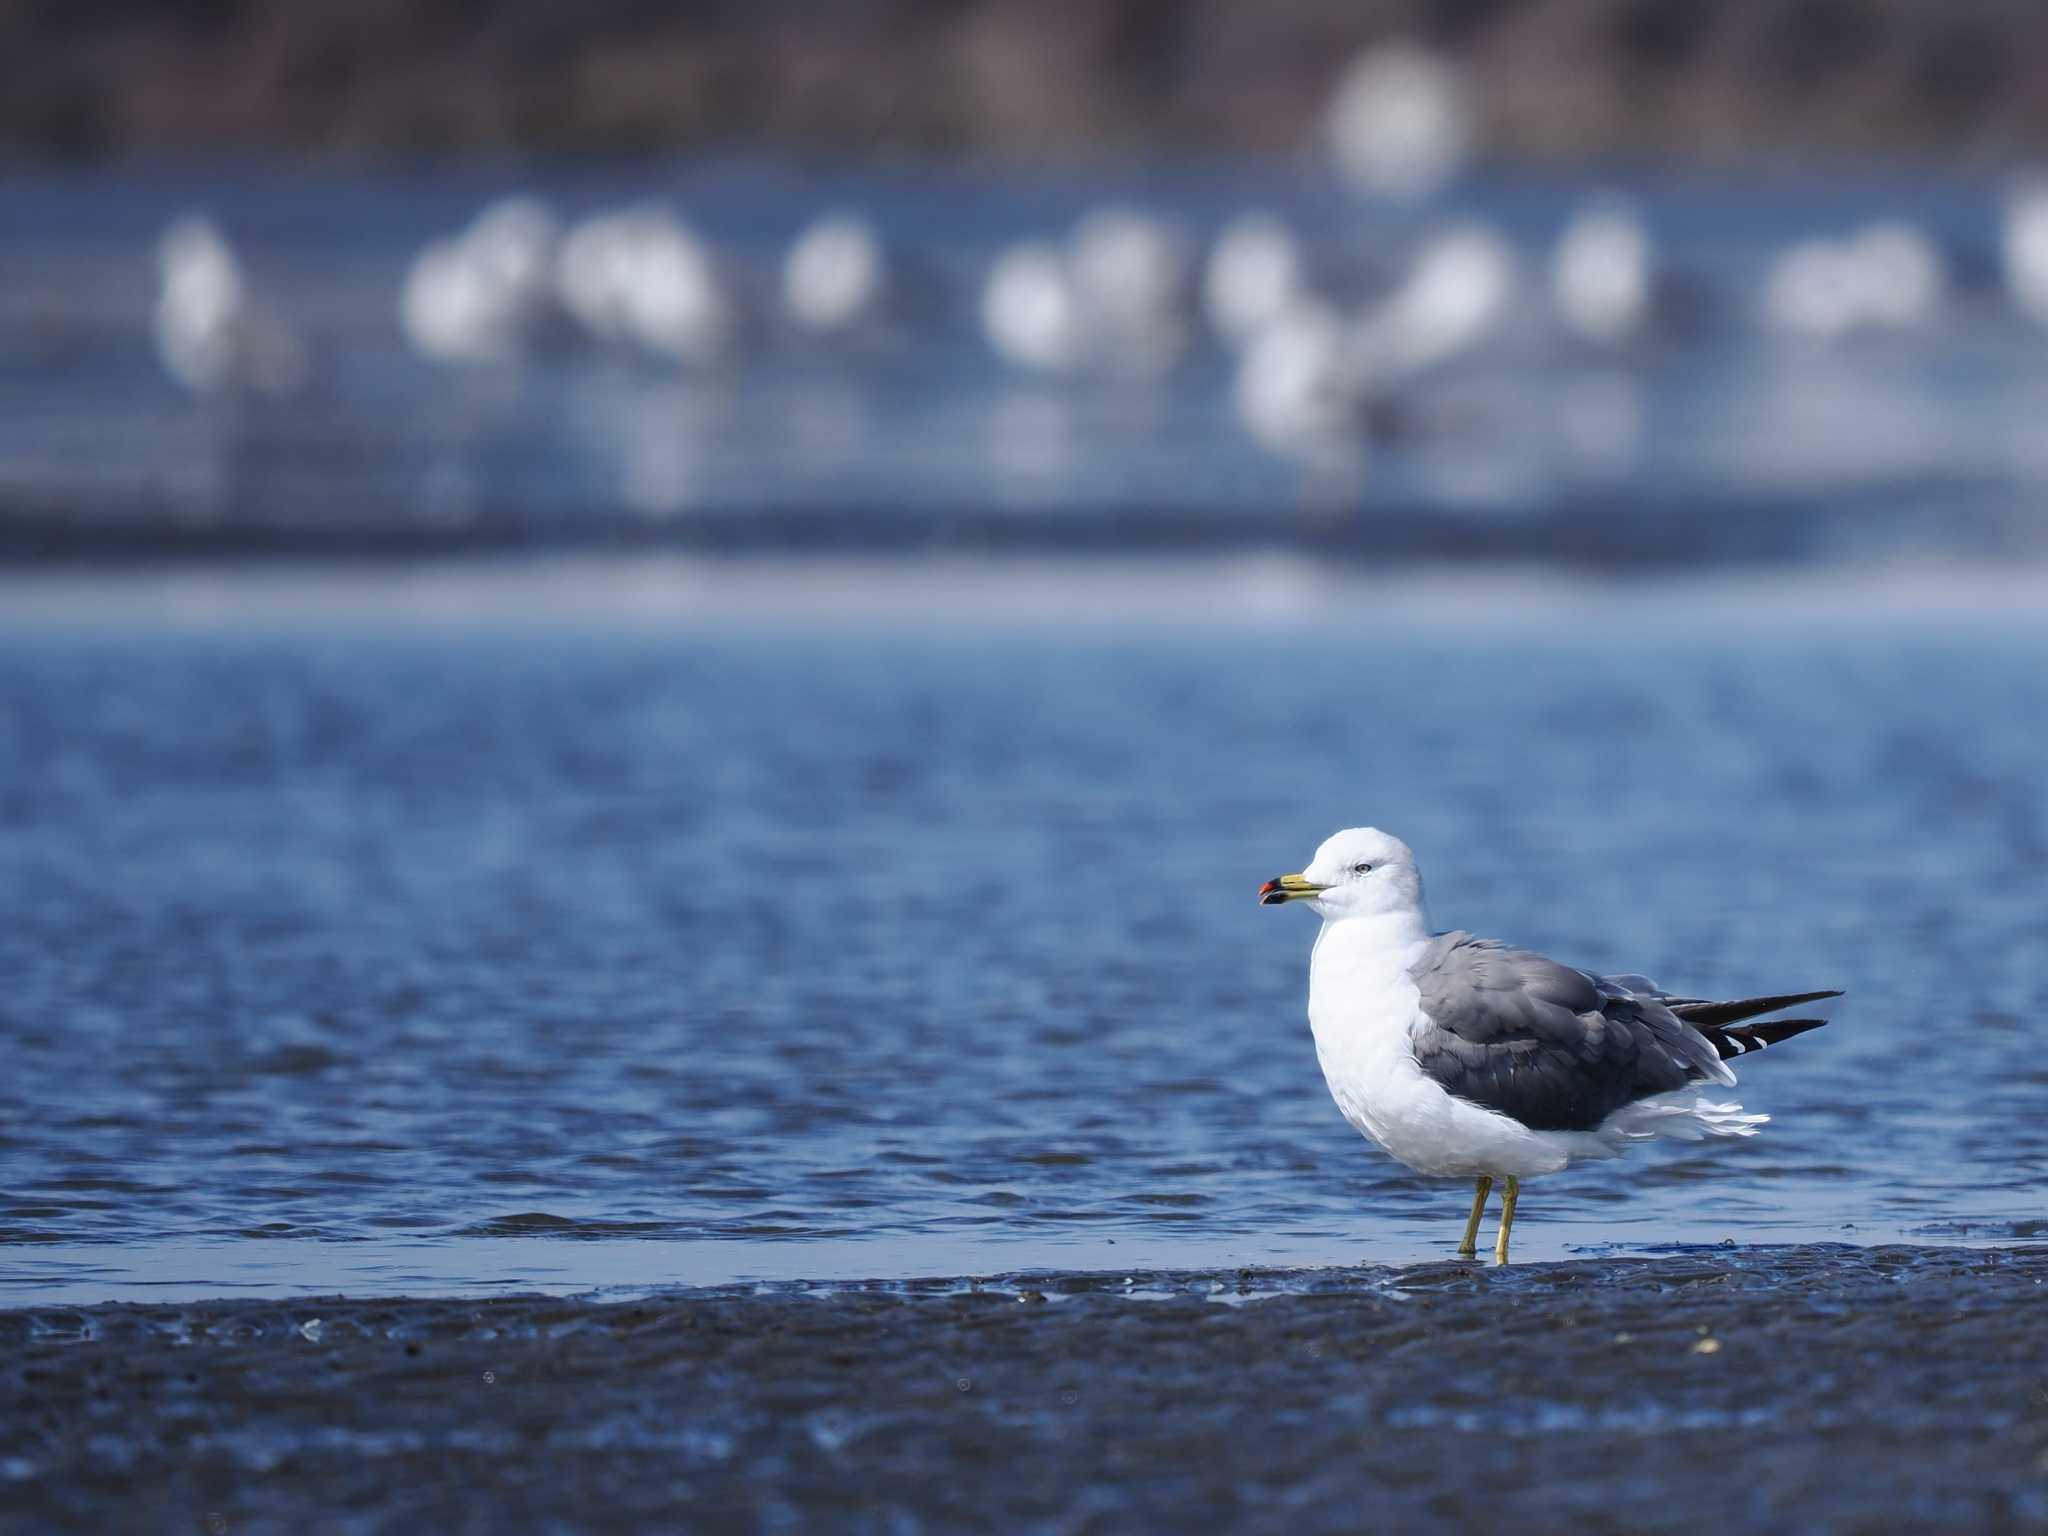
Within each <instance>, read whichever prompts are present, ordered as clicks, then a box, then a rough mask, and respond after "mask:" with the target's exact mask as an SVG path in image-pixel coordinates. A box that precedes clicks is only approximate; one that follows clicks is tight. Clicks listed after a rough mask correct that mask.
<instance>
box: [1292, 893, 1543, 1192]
mask: <svg viewBox="0 0 2048 1536" xmlns="http://www.w3.org/2000/svg"><path fill="white" fill-rule="evenodd" d="M1376 928H1377V925H1375V924H1373V923H1370V922H1364V921H1355V920H1354V921H1337V922H1331V923H1326V924H1324V927H1323V931H1322V933H1321V935H1320V936H1318V938H1317V940H1316V948H1315V955H1314V957H1313V959H1312V960H1311V961H1310V964H1309V1005H1308V1017H1309V1027H1310V1028H1311V1029H1312V1030H1313V1031H1314V1033H1315V1041H1316V1059H1317V1060H1318V1061H1319V1062H1320V1063H1321V1065H1322V1069H1323V1080H1324V1081H1325V1082H1327V1083H1328V1084H1329V1085H1330V1096H1331V1097H1332V1098H1334V1099H1335V1100H1336V1101H1337V1108H1338V1109H1339V1110H1341V1111H1342V1112H1343V1115H1344V1118H1345V1119H1346V1120H1348V1121H1350V1122H1351V1124H1352V1125H1353V1126H1355V1127H1357V1129H1358V1130H1359V1131H1360V1132H1362V1133H1363V1134H1364V1135H1366V1136H1367V1137H1369V1138H1370V1139H1371V1140H1373V1141H1374V1142H1376V1143H1377V1144H1378V1145H1379V1146H1381V1147H1383V1148H1384V1149H1385V1150H1386V1151H1387V1152H1388V1153H1389V1154H1390V1155H1391V1156H1392V1157H1394V1158H1395V1159H1396V1160H1397V1161H1400V1162H1402V1163H1405V1164H1407V1165H1408V1166H1409V1167H1410V1168H1413V1169H1414V1170H1415V1171H1416V1172H1418V1173H1428V1174H1439V1175H1446V1176H1449V1175H1458V1176H1464V1177H1476V1176H1477V1175H1480V1174H1492V1175H1495V1176H1505V1175H1513V1176H1514V1177H1516V1178H1526V1177H1528V1176H1529V1175H1532V1174H1537V1173H1554V1172H1556V1171H1557V1170H1558V1169H1560V1168H1562V1167H1564V1165H1565V1163H1566V1162H1567V1161H1568V1157H1569V1154H1568V1151H1567V1148H1566V1146H1565V1145H1564V1144H1563V1139H1562V1138H1558V1137H1554V1136H1552V1135H1550V1134H1549V1133H1547V1132H1541V1131H1531V1130H1529V1129H1528V1128H1527V1127H1526V1126H1523V1125H1522V1124H1520V1123H1519V1122H1518V1121H1515V1120H1512V1119H1509V1118H1508V1117H1507V1116H1506V1115H1501V1114H1496V1113H1495V1112H1494V1111H1492V1110H1489V1109H1481V1108H1480V1107H1479V1106H1477V1105H1475V1104H1469V1103H1466V1102H1465V1101H1463V1100H1461V1099H1456V1098H1453V1097H1452V1096H1451V1095H1450V1094H1448V1093H1446V1092H1444V1090H1443V1089H1442V1088H1440V1087H1438V1086H1437V1084H1436V1082H1435V1081H1434V1080H1433V1079H1432V1078H1430V1077H1429V1076H1427V1075H1426V1074H1425V1073H1424V1072H1423V1071H1422V1069H1421V1067H1420V1066H1419V1065H1417V1063H1416V1060H1415V1043H1414V1029H1415V1026H1416V1025H1417V1024H1418V1023H1419V1022H1420V1021H1421V1018H1422V998H1421V994H1420V992H1419V991H1418V989H1417V987H1416V985H1415V981H1414V979H1413V977H1411V976H1410V974H1409V969H1410V967H1411V966H1413V965H1414V964H1415V962H1416V960H1417V959H1418V958H1420V955H1421V952H1422V950H1423V948H1424V947H1426V945H1427V943H1428V939H1427V937H1426V936H1424V937H1422V938H1420V939H1417V938H1415V937H1413V936H1412V935H1400V936H1398V937H1395V936H1391V935H1388V934H1386V933H1385V932H1384V931H1375V930H1376Z"/></svg>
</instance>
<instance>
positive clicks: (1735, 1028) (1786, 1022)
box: [1702, 1019, 1828, 1061]
mask: <svg viewBox="0 0 2048 1536" xmlns="http://www.w3.org/2000/svg"><path fill="white" fill-rule="evenodd" d="M1827 1022H1828V1021H1827V1020H1826V1019H1770V1020H1767V1021H1765V1022H1763V1023H1760V1024H1735V1025H1731V1026H1729V1027H1727V1028H1725V1029H1717V1028H1712V1027H1709V1028H1707V1029H1705V1030H1703V1031H1702V1033H1703V1034H1705V1035H1706V1037H1707V1039H1708V1040H1709V1041H1711V1042H1712V1043H1713V1047H1714V1049H1715V1051H1716V1052H1718V1053H1719V1054H1720V1057H1721V1059H1722V1060H1723V1061H1727V1060H1728V1059H1729V1058H1730V1057H1733V1056H1745V1055H1748V1054H1749V1053H1750V1052H1751V1051H1760V1050H1763V1049H1764V1048H1765V1047H1766V1046H1771V1045H1777V1044H1779V1043H1780V1042H1782V1041H1786V1040H1790V1039H1791V1038H1792V1037H1793V1036H1794V1035H1803V1034H1805V1033H1806V1032H1807V1031H1808V1030H1810V1029H1819V1028H1820V1027H1821V1026H1822V1025H1824V1024H1826V1023H1827Z"/></svg>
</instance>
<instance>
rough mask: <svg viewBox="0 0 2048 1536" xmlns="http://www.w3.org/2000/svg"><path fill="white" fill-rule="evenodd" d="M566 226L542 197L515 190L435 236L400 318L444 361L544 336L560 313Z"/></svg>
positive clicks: (500, 356)
mask: <svg viewBox="0 0 2048 1536" xmlns="http://www.w3.org/2000/svg"><path fill="white" fill-rule="evenodd" d="M559 234H560V226H559V225H558V224H557V222H556V220H555V216H554V214H553V213H552V212H551V211H550V210H549V208H548V207H547V205H546V204H545V203H543V202H541V201H540V200H539V199H537V198H531V197H509V198H505V199H503V200H501V201H499V202H496V203H493V204H491V205H490V206H489V207H488V208H486V209H484V211H483V212H482V213H480V214H479V215H478V216H477V217H476V219H475V220H474V221H473V222H472V223H471V224H470V226H469V228H468V229H466V230H464V231H463V232H462V233H461V234H459V235H456V236H453V237H451V238H448V239H441V240H434V241H430V242H429V243H428V244H427V246H426V247H425V248H424V249H423V250H421V252H420V253H419V255H418V256H417V257H415V258H414V260H413V264H412V267H411V268H410V270H408V271H407V273H406V278H405V286H404V288H403V290H402V292H401V293H400V296H399V321H400V324H401V325H402V326H403V327H404V330H405V334H406V338H407V340H409V341H410V342H411V343H412V345H413V347H414V349H415V350H417V351H418V352H419V353H420V354H421V355H422V356H424V357H427V358H430V359H432V360H433V361H435V362H443V363H493V362H503V361H506V360H508V359H510V358H514V357H517V356H518V355H520V353H522V352H523V351H524V350H525V349H526V348H527V347H529V346H531V345H532V344H533V343H535V342H536V341H538V340H540V339H542V338H543V337H544V336H545V335H546V333H547V332H548V330H549V329H550V327H551V325H552V323H553V320H554V317H555V313H556V310H555V295H554V266H555V247H556V244H557V242H558V239H559Z"/></svg>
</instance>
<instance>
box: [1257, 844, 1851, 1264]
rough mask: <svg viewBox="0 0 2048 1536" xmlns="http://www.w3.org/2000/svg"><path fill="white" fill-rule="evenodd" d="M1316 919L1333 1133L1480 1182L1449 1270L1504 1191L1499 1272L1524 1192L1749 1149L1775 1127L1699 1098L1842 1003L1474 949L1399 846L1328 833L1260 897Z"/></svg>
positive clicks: (1312, 978) (1313, 1008) (1311, 1011)
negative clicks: (1747, 1058)
mask: <svg viewBox="0 0 2048 1536" xmlns="http://www.w3.org/2000/svg"><path fill="white" fill-rule="evenodd" d="M1293 901H1301V902H1306V903H1308V905H1309V907H1310V908H1311V909H1312V910H1313V911H1314V912H1315V913H1316V914H1317V915H1318V916H1320V917H1321V918H1322V920H1323V927H1322V931H1321V933H1320V934H1319V935H1318V936H1317V938H1316V945H1315V950H1314V952H1313V954H1312V955H1311V957H1310V959H1309V995H1308V1019H1309V1028H1310V1029H1311V1030H1312V1031H1313V1033H1314V1035H1315V1042H1316V1058H1317V1060H1318V1061H1319V1062H1320V1063H1321V1064H1322V1068H1323V1079H1324V1081H1325V1082H1327V1083H1328V1084H1329V1086H1330V1094H1331V1097H1333V1098H1334V1099H1335V1100H1336V1101H1337V1107H1338V1109H1340V1110H1341V1111H1342V1112H1343V1114H1344V1118H1345V1119H1346V1120H1348V1121H1350V1122H1351V1124H1352V1125H1353V1126H1354V1127H1355V1128H1356V1129H1357V1130H1358V1131H1359V1132H1360V1133H1361V1134H1363V1135H1364V1136H1366V1137H1367V1138H1369V1139H1370V1140H1372V1141H1373V1142H1375V1143H1377V1144H1378V1145H1379V1146H1380V1147H1381V1148H1382V1149H1383V1150H1385V1151H1386V1152H1387V1153H1388V1154H1390V1155H1391V1156H1392V1157H1393V1158H1394V1159H1395V1160H1396V1161H1398V1162H1401V1163H1405V1164H1406V1165H1407V1166H1408V1167H1410V1168H1413V1169H1414V1170H1415V1171H1416V1172H1417V1173H1423V1174H1430V1175H1434V1176H1437V1177H1456V1178H1469V1179H1473V1180H1475V1181H1476V1192H1475V1194H1474V1195H1473V1199H1472V1215H1471V1218H1470V1219H1469V1220H1468V1221H1467V1222H1466V1223H1465V1236H1464V1240H1463V1241H1462V1242H1460V1243H1459V1245H1458V1255H1459V1257H1461V1258H1471V1257H1473V1255H1474V1253H1475V1251H1476V1250H1475V1242H1476V1239H1477V1237H1478V1234H1479V1222H1480V1218H1481V1217H1482V1216H1483V1215H1484V1214H1485V1212H1486V1198H1487V1195H1488V1193H1489V1192H1490V1191H1491V1190H1492V1188H1493V1184H1494V1181H1495V1180H1496V1179H1498V1180H1500V1181H1502V1184H1503V1191H1502V1196H1501V1215H1500V1237H1499V1239H1498V1241H1497V1242H1496V1243H1495V1244H1494V1250H1493V1256H1494V1262H1495V1263H1496V1264H1505V1263H1507V1261H1508V1233H1509V1232H1510V1231H1511V1230H1512V1229H1513V1227H1514V1224H1515V1202H1516V1200H1517V1199H1518V1198H1519V1196H1520V1194H1521V1181H1522V1180H1523V1179H1526V1178H1532V1177H1534V1176H1536V1175H1537V1174H1544V1173H1556V1172H1558V1171H1559V1170H1560V1169H1562V1168H1564V1167H1565V1166H1566V1165H1568V1164H1569V1163H1571V1162H1572V1161H1574V1160H1575V1159H1578V1158H1603V1157H1613V1156H1614V1155H1615V1154H1616V1153H1618V1152H1620V1151H1621V1150H1622V1149H1623V1148H1624V1147H1626V1146H1627V1145H1628V1144H1629V1143H1630V1142H1633V1141H1644V1140H1649V1139H1651V1138H1653V1137H1660V1136H1663V1137H1674V1138H1676V1139H1679V1140H1682V1141H1698V1140H1700V1139H1701V1138H1702V1137H1706V1136H1753V1135H1755V1134H1756V1127H1757V1126H1759V1125H1761V1124H1763V1123H1764V1121H1765V1120H1767V1119H1769V1118H1770V1117H1769V1116H1767V1115H1750V1114H1744V1113H1743V1110H1742V1106H1741V1105H1740V1104H1736V1103H1732V1102H1726V1101H1718V1100H1716V1099H1714V1098H1712V1097H1710V1096H1709V1094H1708V1092H1707V1090H1708V1089H1710V1088H1712V1087H1732V1086H1734V1083H1735V1074H1734V1073H1733V1072H1731V1071H1730V1070H1729V1069H1728V1066H1727V1062H1728V1060H1729V1059H1730V1058H1732V1057H1736V1056H1741V1055H1744V1054H1746V1053H1748V1052H1750V1051H1755V1050H1762V1049H1763V1048H1764V1047H1766V1046H1771V1045H1776V1044H1777V1043H1778V1042H1779V1041H1781V1040H1788V1039H1790V1038H1791V1037H1792V1036H1794V1035H1798V1034H1804V1033H1805V1032H1806V1031H1807V1030H1809V1029H1816V1028H1818V1027H1819V1026H1821V1025H1822V1024H1824V1023H1826V1022H1827V1021H1826V1020H1825V1019H1822V1018H1796V1019H1788V1018H1769V1019H1767V1018H1765V1017H1764V1015H1768V1014H1777V1013H1779V1012H1780V1011H1781V1010H1783V1009H1786V1008H1792V1007H1796V1006H1798V1005H1799V1004H1802V1003H1812V1002H1819V1001H1820V1000H1822V999H1823V998H1831V997H1840V996H1841V995H1842V994H1841V993H1840V992H1836V991H1823V992H1794V993H1787V994H1784V995H1782V996H1776V997H1747V998H1740V999H1736V1000H1733V1001H1727V1002H1713V1001H1709V1000H1707V999H1704V998H1694V997H1680V996H1677V995H1675V994H1673V993H1670V992H1666V991H1664V990H1663V989H1662V988H1661V987H1659V986H1657V984H1656V983H1655V982H1653V981H1651V980H1649V978H1647V977H1644V976H1600V975H1596V974H1594V973H1593V972H1591V971H1581V970H1575V969H1574V968H1572V967H1571V966H1568V965H1560V964H1558V963H1557V962H1556V961H1555V960H1550V959H1546V958H1545V957H1544V956H1542V955H1538V954H1532V953H1531V952H1530V951H1528V950H1524V949H1513V948H1510V947H1509V946H1508V945H1505V944H1502V943H1500V942H1499V941H1498V940H1494V939H1479V938H1474V937H1473V936H1472V935H1471V934H1469V933H1463V932H1453V933H1432V932H1430V929H1429V922H1428V918H1427V916H1426V914H1425V912H1424V908H1423V902H1422V876H1421V874H1420V873H1419V872H1418V871H1417V869H1416V867H1415V855H1414V854H1413V853H1412V852H1411V851H1410V850H1409V847H1408V845H1407V844H1406V843H1404V842H1402V841H1401V840H1400V839H1399V838H1397V837H1392V836H1390V835H1388V834H1387V833H1385V832H1382V831H1380V830H1378V829H1377V828H1375V827H1354V828H1352V829H1350V830H1349V831H1344V832H1339V833H1337V834H1336V835H1335V836H1334V837H1332V838H1330V839H1329V840H1328V841H1326V842H1325V843H1324V844H1323V845H1322V847H1320V848H1318V849H1317V850H1316V856H1315V859H1314V860H1313V861H1312V862H1311V863H1310V864H1309V866H1308V868H1307V869H1306V870H1304V871H1303V872H1302V873H1300V874H1298V875H1281V876H1280V877H1279V878H1278V879H1275V880H1268V881H1267V882H1266V883H1265V884H1264V885H1263V886H1261V887H1260V888H1259V902H1260V905H1262V906H1278V905H1280V904H1282V903H1285V902H1293Z"/></svg>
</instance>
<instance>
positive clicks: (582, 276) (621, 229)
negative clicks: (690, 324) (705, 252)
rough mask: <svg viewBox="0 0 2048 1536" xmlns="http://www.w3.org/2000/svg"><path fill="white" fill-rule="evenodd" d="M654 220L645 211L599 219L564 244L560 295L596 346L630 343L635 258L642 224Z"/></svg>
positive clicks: (558, 266)
mask: <svg viewBox="0 0 2048 1536" xmlns="http://www.w3.org/2000/svg"><path fill="white" fill-rule="evenodd" d="M650 217H653V215H652V214H651V212H650V211H648V210H642V209H633V210H627V211H624V212H620V211H612V212H607V213H600V214H594V215H592V216H591V217H590V218H588V219H585V220H583V221H582V222H581V223H579V224H576V225H575V226H574V227H572V228H571V229H570V230H569V232H568V234H566V235H565V236H563V238H562V243H561V247H560V249H559V251H558V252H557V253H556V258H555V291H556V294H557V296H558V297H559V298H560V300H561V303H562V307H563V308H564V309H566V310H567V311H568V312H569V314H570V316H571V317H572V318H573V319H574V320H575V321H576V323H577V325H579V326H580V327H581V328H582V329H583V331H584V332H585V334H587V335H589V336H591V337H592V338H594V339H595V340H598V341H610V342H623V341H625V340H627V339H628V337H627V332H628V328H629V326H630V324H631V315H630V314H629V308H630V305H629V302H628V298H627V295H628V294H629V293H630V292H631V290H632V286H633V261H634V253H635V250H636V247H637V245H638V231H639V229H640V227H641V224H642V222H643V221H644V220H646V219H648V218H650Z"/></svg>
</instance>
